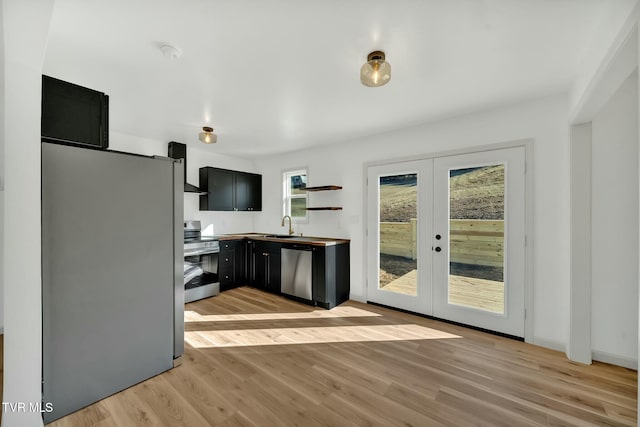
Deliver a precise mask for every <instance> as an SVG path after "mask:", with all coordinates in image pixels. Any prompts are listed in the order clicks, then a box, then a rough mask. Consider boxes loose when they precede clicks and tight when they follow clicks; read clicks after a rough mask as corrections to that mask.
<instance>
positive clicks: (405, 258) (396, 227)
mask: <svg viewBox="0 0 640 427" xmlns="http://www.w3.org/2000/svg"><path fill="white" fill-rule="evenodd" d="M432 174H433V171H432V163H431V162H429V161H424V160H418V161H410V162H401V163H393V164H386V165H381V166H370V167H369V168H368V176H367V182H368V190H367V191H368V194H367V203H368V206H367V209H368V212H369V217H368V224H367V235H368V242H369V244H368V245H367V247H368V261H369V262H368V264H367V265H368V272H367V276H368V289H367V294H368V299H369V300H370V301H373V302H377V303H379V304H384V305H388V306H392V307H398V308H402V309H405V310H410V311H414V312H416V313H423V314H430V312H431V288H430V285H431V266H432V264H431V263H430V262H428V257H427V256H425V254H428V253H429V252H430V251H431V247H430V246H425V244H426V242H425V241H424V240H423V239H419V238H418V236H420V235H422V234H426V235H430V234H431V227H432V223H433V222H432V214H431V212H432V209H433V208H432V206H431V203H432V200H433V197H432V194H431V188H432V187H431V182H430V181H431V176H432Z"/></svg>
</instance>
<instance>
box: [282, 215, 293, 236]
mask: <svg viewBox="0 0 640 427" xmlns="http://www.w3.org/2000/svg"><path fill="white" fill-rule="evenodd" d="M287 218H289V236H293V227H292V225H291V217H290V216H289V215H285V216H283V217H282V224H280V226H282V227H284V220H285V219H287Z"/></svg>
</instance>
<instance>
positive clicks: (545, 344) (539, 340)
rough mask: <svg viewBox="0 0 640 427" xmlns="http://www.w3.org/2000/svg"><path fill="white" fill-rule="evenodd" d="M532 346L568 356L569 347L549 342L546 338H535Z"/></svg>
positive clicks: (552, 341) (557, 342) (553, 341)
mask: <svg viewBox="0 0 640 427" xmlns="http://www.w3.org/2000/svg"><path fill="white" fill-rule="evenodd" d="M531 344H534V345H537V346H540V347H545V348H549V349H551V350H556V351H561V352H563V353H564V354H567V345H566V344H565V343H562V342H560V341H555V340H549V339H546V338H540V337H535V336H534V337H533V342H532V343H531Z"/></svg>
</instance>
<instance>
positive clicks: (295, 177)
mask: <svg viewBox="0 0 640 427" xmlns="http://www.w3.org/2000/svg"><path fill="white" fill-rule="evenodd" d="M306 188H307V170H306V169H299V170H295V171H288V172H285V173H284V174H283V189H284V191H283V194H284V197H283V199H284V203H283V209H282V210H283V215H289V216H291V219H292V220H293V221H295V222H306V221H307V191H306Z"/></svg>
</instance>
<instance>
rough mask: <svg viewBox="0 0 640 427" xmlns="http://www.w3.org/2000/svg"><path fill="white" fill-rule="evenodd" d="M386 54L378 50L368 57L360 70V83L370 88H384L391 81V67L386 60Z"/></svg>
mask: <svg viewBox="0 0 640 427" xmlns="http://www.w3.org/2000/svg"><path fill="white" fill-rule="evenodd" d="M384 58H385V56H384V52H382V51H379V50H376V51H374V52H371V53H370V54H369V55H368V56H367V62H365V63H364V65H363V66H362V68H360V82H362V84H363V85H365V86H369V87H378V86H384V85H386V84H387V83H389V80H390V79H391V65H390V64H389V63H388V62H387V61H385V60H384Z"/></svg>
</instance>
